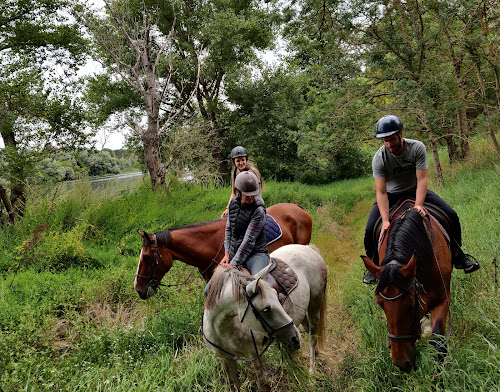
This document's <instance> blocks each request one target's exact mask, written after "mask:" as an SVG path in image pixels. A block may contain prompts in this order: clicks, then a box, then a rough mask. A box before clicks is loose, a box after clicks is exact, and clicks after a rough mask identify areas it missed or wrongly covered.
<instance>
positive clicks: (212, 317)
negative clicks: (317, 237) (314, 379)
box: [203, 244, 327, 390]
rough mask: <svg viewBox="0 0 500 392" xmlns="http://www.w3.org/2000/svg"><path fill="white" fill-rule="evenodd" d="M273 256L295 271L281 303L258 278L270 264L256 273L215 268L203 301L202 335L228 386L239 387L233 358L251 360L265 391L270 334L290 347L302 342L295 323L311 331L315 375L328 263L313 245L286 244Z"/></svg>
mask: <svg viewBox="0 0 500 392" xmlns="http://www.w3.org/2000/svg"><path fill="white" fill-rule="evenodd" d="M271 257H275V258H279V259H281V260H283V261H284V262H286V263H287V264H288V265H289V266H290V267H291V268H292V269H293V270H294V271H295V273H296V274H297V276H298V283H297V286H296V288H295V289H294V290H293V291H292V292H291V293H290V295H289V297H288V298H287V299H286V300H285V302H284V304H283V306H281V305H280V303H279V301H278V296H277V293H276V291H275V290H274V289H273V288H272V287H271V286H270V285H269V284H268V283H267V282H266V281H264V280H262V279H261V278H263V277H265V276H266V275H267V273H268V270H269V268H270V266H268V267H266V268H264V269H263V270H262V271H260V272H259V273H258V274H256V275H255V276H253V277H252V276H248V275H244V274H243V273H242V272H240V271H238V270H236V269H234V268H228V269H225V268H220V267H219V268H217V269H216V271H215V273H214V276H213V277H212V281H211V284H210V289H209V292H208V295H207V300H206V302H205V311H204V314H203V335H204V338H205V341H206V342H207V344H208V346H209V347H210V348H211V349H212V351H214V352H215V354H217V356H219V358H220V360H221V362H222V366H223V368H224V370H225V371H226V373H227V374H228V377H229V382H230V387H231V390H235V389H236V390H239V388H240V386H241V383H240V380H239V377H238V372H237V366H236V360H237V359H247V360H250V361H251V363H252V364H253V366H254V369H255V371H256V374H257V383H258V385H259V390H269V384H268V383H267V381H266V379H265V377H264V373H263V367H262V364H261V361H262V360H263V358H262V354H263V351H265V349H266V343H267V342H269V338H270V337H274V338H277V339H279V340H281V341H283V342H285V343H286V344H287V345H289V346H292V347H293V348H298V346H299V345H300V334H299V332H298V329H297V328H296V326H299V325H300V324H302V325H303V326H304V328H305V329H306V331H308V332H309V347H310V368H309V371H310V373H314V370H315V360H316V346H317V344H318V338H319V339H320V340H319V343H320V344H321V338H322V334H323V331H324V321H325V310H326V278H327V272H326V265H325V262H324V260H323V258H322V257H321V255H320V254H319V252H318V251H317V250H316V249H315V248H314V247H311V246H306V245H295V244H294V245H286V246H283V247H281V248H279V249H277V250H275V251H274V252H273V253H272V254H271Z"/></svg>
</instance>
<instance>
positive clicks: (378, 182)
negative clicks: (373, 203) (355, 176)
mask: <svg viewBox="0 0 500 392" xmlns="http://www.w3.org/2000/svg"><path fill="white" fill-rule="evenodd" d="M375 191H376V194H377V206H378V210H379V211H380V216H381V217H382V231H381V235H383V233H384V232H385V231H386V230H387V229H388V228H389V226H390V222H389V198H388V196H387V186H386V181H385V178H375Z"/></svg>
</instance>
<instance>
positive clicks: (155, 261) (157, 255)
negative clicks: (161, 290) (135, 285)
mask: <svg viewBox="0 0 500 392" xmlns="http://www.w3.org/2000/svg"><path fill="white" fill-rule="evenodd" d="M153 240H154V243H150V242H149V241H146V240H145V242H149V243H148V244H147V245H146V244H144V245H145V246H148V247H150V248H153V249H154V250H155V251H154V259H153V267H152V268H151V273H150V276H144V275H141V274H135V276H136V277H139V278H143V279H146V280H149V282H148V285H149V286H151V287H153V288H157V287H158V286H166V285H165V284H163V283H161V282H160V281H158V280H156V279H155V278H154V276H155V272H156V267H157V266H158V260H159V259H161V260H162V261H164V260H163V257H162V255H161V253H160V251H159V250H158V241H157V240H156V234H153Z"/></svg>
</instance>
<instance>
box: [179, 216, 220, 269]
mask: <svg viewBox="0 0 500 392" xmlns="http://www.w3.org/2000/svg"><path fill="white" fill-rule="evenodd" d="M224 226H225V225H224V223H223V222H222V221H221V222H218V221H217V222H213V223H210V224H206V225H200V226H194V227H186V228H179V229H175V230H172V231H171V232H170V234H171V236H172V243H171V244H170V245H169V250H170V252H171V253H172V256H173V258H174V259H175V260H180V261H182V262H184V263H186V264H189V265H193V266H195V267H206V266H209V265H210V263H211V262H212V259H214V258H216V257H217V256H220V257H219V258H222V256H223V255H224Z"/></svg>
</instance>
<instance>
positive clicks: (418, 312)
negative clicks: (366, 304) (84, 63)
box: [361, 202, 452, 371]
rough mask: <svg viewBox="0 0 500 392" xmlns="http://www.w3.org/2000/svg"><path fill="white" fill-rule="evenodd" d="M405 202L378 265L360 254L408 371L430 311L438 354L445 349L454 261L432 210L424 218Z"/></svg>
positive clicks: (395, 356) (396, 356)
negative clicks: (422, 324) (372, 279)
mask: <svg viewBox="0 0 500 392" xmlns="http://www.w3.org/2000/svg"><path fill="white" fill-rule="evenodd" d="M403 204H404V207H401V208H400V209H398V210H397V211H396V213H395V214H393V216H392V217H391V226H390V228H389V231H388V233H386V235H385V238H384V239H383V242H382V244H381V246H380V249H379V260H382V263H381V264H380V267H379V266H377V265H375V264H374V263H373V261H372V260H371V259H370V258H368V257H366V256H361V258H362V259H363V261H364V263H365V266H366V268H367V269H368V270H369V271H370V272H371V273H372V274H373V275H374V276H375V277H376V278H377V279H378V281H379V283H378V285H377V288H376V289H375V295H376V299H377V303H378V304H379V305H380V306H381V307H382V309H383V310H384V313H385V316H386V319H387V324H388V328H389V332H388V333H387V337H388V339H390V340H391V358H392V362H393V363H394V364H395V365H396V366H397V367H399V368H400V369H401V370H404V371H410V370H411V369H413V368H415V357H416V355H415V354H416V349H415V342H416V340H418V339H419V338H420V333H421V331H420V320H421V318H422V317H424V316H425V315H426V314H427V313H428V312H430V314H431V319H432V333H433V338H432V340H431V344H432V345H433V346H434V347H436V349H437V350H438V353H439V358H440V359H442V358H443V357H444V355H445V354H446V352H447V347H446V343H447V339H445V338H444V337H443V335H444V334H445V330H446V319H447V316H448V312H449V307H450V280H451V270H452V264H451V251H450V246H449V240H448V238H447V234H446V232H445V231H444V230H443V229H442V226H441V225H440V224H439V223H438V221H437V220H436V219H435V218H434V217H432V216H430V215H427V216H426V217H425V218H422V217H421V216H420V215H419V213H418V211H417V210H416V209H414V208H411V207H412V204H411V203H408V202H405V203H403ZM406 207H409V208H408V209H405V208H406ZM448 332H450V331H448Z"/></svg>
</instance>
